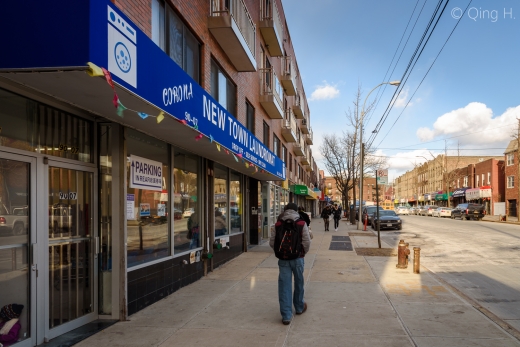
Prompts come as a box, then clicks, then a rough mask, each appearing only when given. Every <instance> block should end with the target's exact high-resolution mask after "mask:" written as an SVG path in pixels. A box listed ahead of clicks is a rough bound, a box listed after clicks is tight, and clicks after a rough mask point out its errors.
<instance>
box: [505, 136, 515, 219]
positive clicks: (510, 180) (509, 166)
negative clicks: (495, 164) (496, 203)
mask: <svg viewBox="0 0 520 347" xmlns="http://www.w3.org/2000/svg"><path fill="white" fill-rule="evenodd" d="M504 163H505V168H504V181H505V193H504V195H505V202H506V214H507V215H508V216H511V217H518V216H519V215H518V211H519V208H518V182H519V181H518V179H519V177H518V141H517V140H511V142H509V145H508V146H507V148H506V151H505V152H504Z"/></svg>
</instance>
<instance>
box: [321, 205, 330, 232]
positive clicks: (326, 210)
mask: <svg viewBox="0 0 520 347" xmlns="http://www.w3.org/2000/svg"><path fill="white" fill-rule="evenodd" d="M321 218H323V224H325V231H329V222H330V220H329V218H330V205H327V206H325V207H324V208H323V210H322V211H321Z"/></svg>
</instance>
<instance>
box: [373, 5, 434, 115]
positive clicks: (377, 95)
mask: <svg viewBox="0 0 520 347" xmlns="http://www.w3.org/2000/svg"><path fill="white" fill-rule="evenodd" d="M419 1H420V0H417V2H416V3H415V6H414V8H413V11H412V14H411V15H410V19H408V23H407V24H406V28H405V29H404V31H403V35H401V40H399V44H398V45H397V48H396V49H395V52H394V56H393V57H392V60H391V61H390V64H389V65H388V68H387V69H386V72H385V76H384V77H383V81H382V82H385V81H386V76H387V75H388V71H390V68H391V67H392V63H393V62H394V59H395V55H396V54H397V52H398V51H399V47H400V46H401V42H403V38H404V35H405V34H406V31H407V30H408V26H409V25H410V22H411V21H412V18H413V15H414V13H415V10H416V9H417V5H419ZM424 5H426V0H424V4H423V6H422V8H421V12H419V14H418V15H417V19H416V20H415V24H414V26H413V27H412V30H411V31H410V34H409V35H408V39H407V40H406V42H405V44H404V46H403V49H402V50H401V54H399V58H398V59H397V61H396V63H395V65H394V69H393V70H392V72H391V73H390V76H392V74H393V73H394V70H395V68H396V66H397V64H399V60H400V59H401V56H402V55H403V52H404V49H405V48H406V45H407V44H408V40H410V36H411V35H412V32H413V30H414V29H415V25H416V24H417V20H418V19H419V17H420V16H421V13H422V10H423V9H424ZM387 86H388V85H386V84H385V85H384V87H383V88H381V89H379V90H378V91H377V94H376V100H377V103H376V106H375V107H374V108H373V110H372V111H371V112H370V115H369V116H368V117H367V120H366V124H368V122H369V121H370V118H371V117H372V115H373V114H374V112H375V110H376V109H377V106H378V105H379V101H381V98H382V97H383V94H384V93H385V90H386V87H387ZM381 90H382V92H381ZM380 92H381V98H379V93H380ZM378 98H379V99H378Z"/></svg>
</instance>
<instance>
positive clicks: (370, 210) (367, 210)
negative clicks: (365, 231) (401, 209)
mask: <svg viewBox="0 0 520 347" xmlns="http://www.w3.org/2000/svg"><path fill="white" fill-rule="evenodd" d="M376 211H377V206H365V207H363V215H362V216H363V223H364V221H365V216H368V221H367V225H368V224H372V218H373V217H374V215H375V213H376ZM381 211H386V210H385V209H384V208H382V207H381V206H379V213H381ZM392 212H393V211H392Z"/></svg>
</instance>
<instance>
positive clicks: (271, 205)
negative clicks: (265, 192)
mask: <svg viewBox="0 0 520 347" xmlns="http://www.w3.org/2000/svg"><path fill="white" fill-rule="evenodd" d="M269 187H270V188H271V194H269V202H270V207H271V210H270V211H271V213H270V216H271V219H270V222H271V224H274V223H276V219H275V217H278V216H277V215H275V213H276V211H275V208H276V205H275V204H276V202H275V196H276V192H275V189H274V188H275V187H274V185H273V184H270V185H269Z"/></svg>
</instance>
